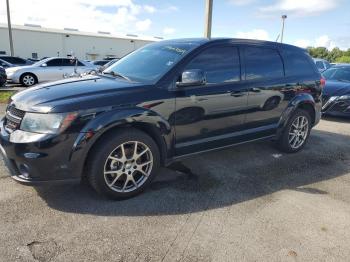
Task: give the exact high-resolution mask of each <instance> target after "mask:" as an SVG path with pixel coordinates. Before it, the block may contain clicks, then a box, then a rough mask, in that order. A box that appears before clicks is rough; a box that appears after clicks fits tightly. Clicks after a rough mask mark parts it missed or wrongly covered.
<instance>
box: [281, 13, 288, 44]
mask: <svg viewBox="0 0 350 262" xmlns="http://www.w3.org/2000/svg"><path fill="white" fill-rule="evenodd" d="M286 19H287V15H282V32H281V43H283V34H284V22H285V20H286Z"/></svg>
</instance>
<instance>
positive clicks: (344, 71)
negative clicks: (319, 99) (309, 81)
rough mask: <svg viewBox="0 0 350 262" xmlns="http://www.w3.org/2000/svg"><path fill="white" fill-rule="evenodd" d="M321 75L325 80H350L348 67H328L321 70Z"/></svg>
mask: <svg viewBox="0 0 350 262" xmlns="http://www.w3.org/2000/svg"><path fill="white" fill-rule="evenodd" d="M323 76H324V77H325V78H326V79H327V80H337V81H345V82H350V67H349V68H334V67H333V68H330V69H328V70H326V71H325V72H323Z"/></svg>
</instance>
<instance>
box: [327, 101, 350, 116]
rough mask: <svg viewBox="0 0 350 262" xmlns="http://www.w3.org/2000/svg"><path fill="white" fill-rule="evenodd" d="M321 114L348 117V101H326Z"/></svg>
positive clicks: (349, 105) (349, 104)
mask: <svg viewBox="0 0 350 262" xmlns="http://www.w3.org/2000/svg"><path fill="white" fill-rule="evenodd" d="M322 114H324V115H331V116H342V117H350V100H349V99H346V100H345V99H344V100H340V99H336V100H333V101H330V100H328V101H327V102H325V103H324V105H323V107H322Z"/></svg>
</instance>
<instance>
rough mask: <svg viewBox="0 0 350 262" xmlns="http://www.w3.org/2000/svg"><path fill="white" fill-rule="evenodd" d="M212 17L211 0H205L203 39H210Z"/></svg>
mask: <svg viewBox="0 0 350 262" xmlns="http://www.w3.org/2000/svg"><path fill="white" fill-rule="evenodd" d="M212 16H213V0H206V6H205V27H204V37H206V38H210V37H211V22H212Z"/></svg>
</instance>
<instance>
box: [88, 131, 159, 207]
mask: <svg viewBox="0 0 350 262" xmlns="http://www.w3.org/2000/svg"><path fill="white" fill-rule="evenodd" d="M135 141H136V142H138V143H136V145H138V146H136V147H140V146H142V147H144V148H148V149H149V150H148V151H147V155H146V153H145V154H144V155H145V157H151V159H152V160H153V164H152V165H151V169H150V170H149V169H148V168H149V166H146V169H148V170H147V171H146V172H145V173H147V172H150V173H149V175H148V176H144V175H142V173H141V172H140V171H138V170H136V169H128V168H135V167H136V161H139V160H140V161H141V159H142V158H143V157H144V156H141V157H139V158H137V160H134V161H133V163H135V166H133V167H130V166H129V167H127V165H129V164H130V163H129V162H128V163H126V162H124V163H123V162H121V161H115V160H111V159H110V158H111V157H112V158H117V157H119V156H117V155H112V154H114V153H115V152H116V151H118V152H120V151H121V147H123V153H124V152H125V154H124V155H126V154H127V150H128V149H129V148H128V147H129V146H130V148H131V144H132V143H133V142H135ZM128 142H130V144H128ZM134 144H135V143H134ZM122 145H123V146H122ZM134 148H135V146H134V147H133V150H134ZM139 150H141V151H142V150H144V149H142V148H139ZM136 152H137V150H136ZM130 153H131V152H130ZM132 153H134V152H132ZM119 158H120V157H119ZM113 161H114V163H111V162H113ZM128 161H132V160H131V158H129V160H128ZM131 165H134V164H132V163H131ZM112 166H113V167H114V166H120V167H118V168H116V170H117V171H116V172H121V173H123V174H122V175H120V178H117V180H116V181H117V182H115V183H114V184H113V185H112V186H109V185H108V184H107V181H108V182H110V181H112V180H114V179H115V178H116V177H117V174H116V173H115V174H107V175H106V174H105V172H111V171H108V170H107V171H106V168H111V167H112ZM159 166H160V154H159V149H158V146H157V144H156V143H155V142H154V140H153V139H152V138H151V137H150V136H148V135H147V134H146V133H144V132H142V131H139V130H137V129H134V128H127V129H126V128H125V129H124V128H123V129H120V130H118V131H116V132H109V133H108V134H106V135H105V136H104V137H102V138H101V140H100V141H99V142H98V144H97V145H96V146H94V148H93V151H92V153H91V154H90V155H89V158H88V163H87V170H88V174H87V178H88V181H89V183H90V185H91V186H92V187H93V188H94V189H95V190H96V191H97V192H98V193H100V194H102V195H104V196H106V197H108V198H111V199H115V200H123V199H128V198H131V197H133V196H136V195H138V194H140V193H141V192H143V191H144V190H145V189H146V188H147V187H148V186H149V184H150V183H151V182H152V180H153V179H154V177H155V175H156V173H157V171H158V169H159ZM138 167H139V166H138ZM142 168H143V167H142ZM124 170H125V171H124ZM128 170H131V171H128ZM143 171H144V170H143ZM129 172H132V174H131V176H132V177H133V180H130V181H129V178H130V173H129ZM127 173H129V174H127ZM134 174H135V176H134ZM111 176H112V177H111ZM113 176H114V177H113ZM118 177H119V176H118ZM135 177H136V179H135ZM142 177H143V178H144V179H145V181H143V180H141V179H142ZM109 179H110V181H109ZM123 179H124V180H123ZM137 179H138V180H137ZM127 181H129V182H127ZM131 181H133V182H131ZM135 181H136V182H135ZM142 181H143V182H142ZM125 182H126V184H127V185H129V187H130V188H132V187H135V189H134V190H132V191H127V192H124V189H121V188H122V187H123V186H124V185H125ZM139 182H140V183H139ZM135 183H136V184H138V183H139V186H138V187H137V186H136V184H135ZM109 184H110V185H111V184H112V183H109ZM126 189H127V188H126ZM121 190H122V191H123V192H120V191H121ZM127 190H129V189H127Z"/></svg>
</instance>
